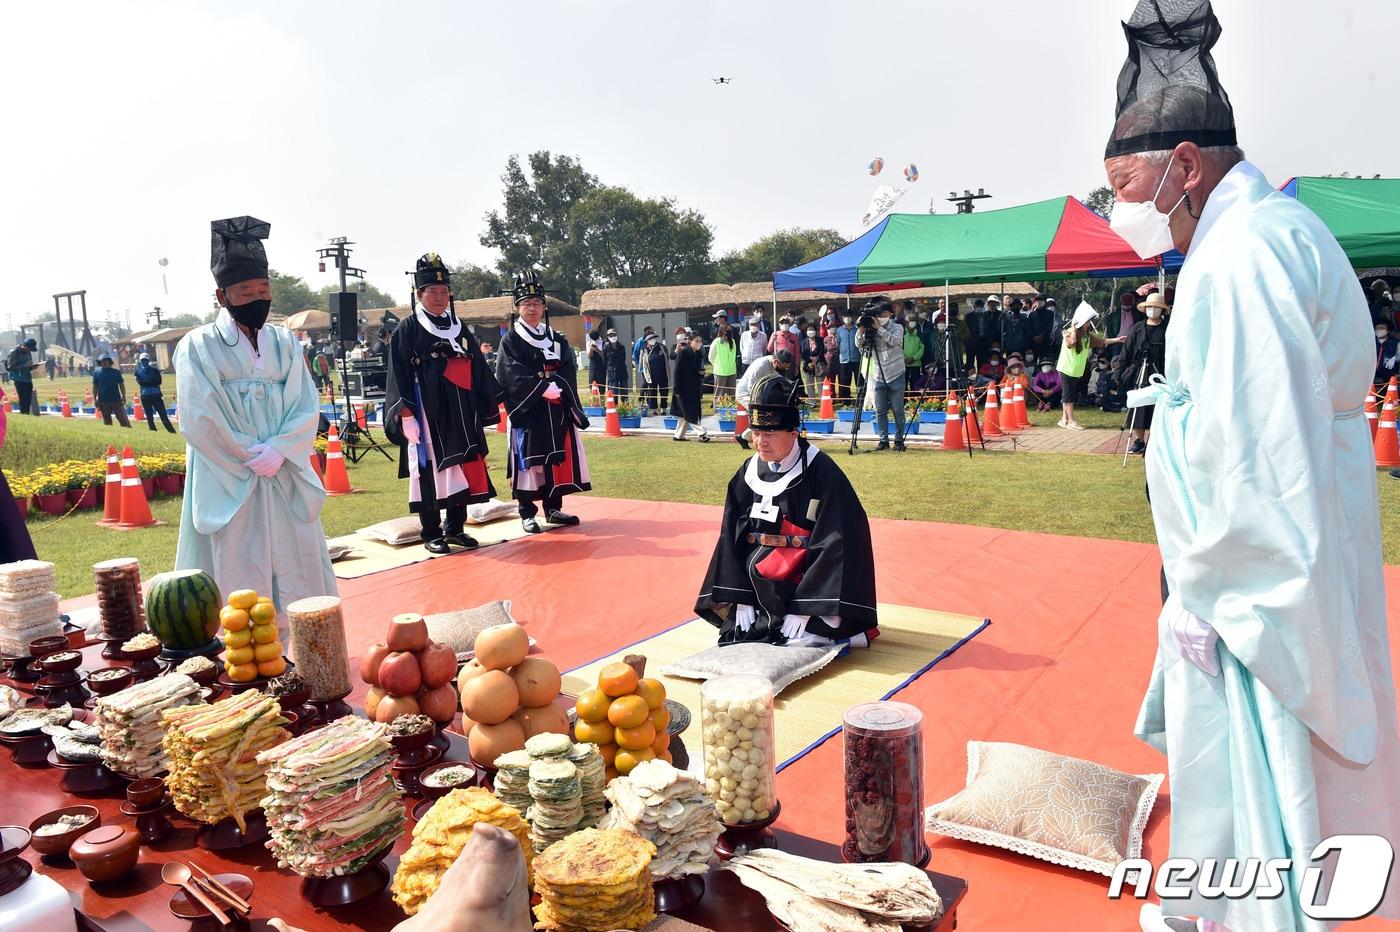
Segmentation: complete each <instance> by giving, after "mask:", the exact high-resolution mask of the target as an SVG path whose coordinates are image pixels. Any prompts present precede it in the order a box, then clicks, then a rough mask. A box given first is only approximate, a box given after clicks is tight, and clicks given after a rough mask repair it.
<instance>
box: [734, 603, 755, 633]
mask: <svg viewBox="0 0 1400 932" xmlns="http://www.w3.org/2000/svg"><path fill="white" fill-rule="evenodd" d="M753 620H754V610H753V606H752V605H736V606H734V623H735V624H736V625H738V626H739V630H740V631H747V630H749V629H750V628H752V627H753Z"/></svg>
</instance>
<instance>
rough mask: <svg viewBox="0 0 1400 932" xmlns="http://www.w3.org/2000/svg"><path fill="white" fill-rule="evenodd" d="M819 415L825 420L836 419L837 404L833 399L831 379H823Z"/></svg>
mask: <svg viewBox="0 0 1400 932" xmlns="http://www.w3.org/2000/svg"><path fill="white" fill-rule="evenodd" d="M817 417H818V418H820V419H821V420H823V421H834V420H836V406H835V405H834V404H832V401H831V379H823V380H822V404H821V408H819V409H818V410H817Z"/></svg>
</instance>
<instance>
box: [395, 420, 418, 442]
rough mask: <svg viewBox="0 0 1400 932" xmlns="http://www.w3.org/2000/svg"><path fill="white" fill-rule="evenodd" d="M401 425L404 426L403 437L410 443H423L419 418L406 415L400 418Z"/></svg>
mask: <svg viewBox="0 0 1400 932" xmlns="http://www.w3.org/2000/svg"><path fill="white" fill-rule="evenodd" d="M399 422H400V426H402V427H403V439H405V440H407V441H408V442H409V443H422V442H423V435H422V434H421V433H420V432H419V430H418V418H416V417H412V416H410V417H405V418H400V419H399Z"/></svg>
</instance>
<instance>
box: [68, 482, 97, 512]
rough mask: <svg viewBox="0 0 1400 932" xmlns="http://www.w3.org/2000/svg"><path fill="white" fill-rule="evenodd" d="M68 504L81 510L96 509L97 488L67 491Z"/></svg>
mask: <svg viewBox="0 0 1400 932" xmlns="http://www.w3.org/2000/svg"><path fill="white" fill-rule="evenodd" d="M67 498H68V504H69V505H77V506H78V507H79V508H81V509H92V508H96V507H97V487H96V486H92V487H89V488H86V489H69V490H68V495H67Z"/></svg>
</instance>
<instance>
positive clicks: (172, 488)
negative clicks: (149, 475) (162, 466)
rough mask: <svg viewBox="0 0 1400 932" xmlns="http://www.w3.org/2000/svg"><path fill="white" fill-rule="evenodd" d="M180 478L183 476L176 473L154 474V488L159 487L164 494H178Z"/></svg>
mask: <svg viewBox="0 0 1400 932" xmlns="http://www.w3.org/2000/svg"><path fill="white" fill-rule="evenodd" d="M182 478H183V477H182V476H180V475H179V474H178V473H176V474H172V475H168V476H156V488H158V489H160V490H161V491H162V492H164V493H165V494H166V495H179V494H180V485H181V482H180V480H181V479H182Z"/></svg>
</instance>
